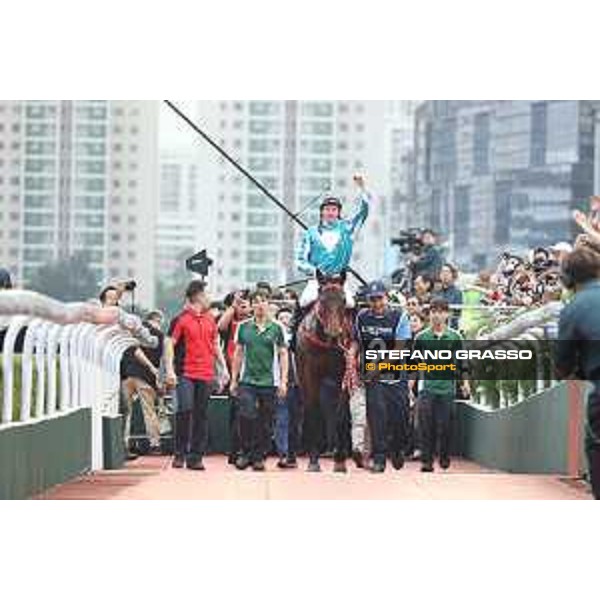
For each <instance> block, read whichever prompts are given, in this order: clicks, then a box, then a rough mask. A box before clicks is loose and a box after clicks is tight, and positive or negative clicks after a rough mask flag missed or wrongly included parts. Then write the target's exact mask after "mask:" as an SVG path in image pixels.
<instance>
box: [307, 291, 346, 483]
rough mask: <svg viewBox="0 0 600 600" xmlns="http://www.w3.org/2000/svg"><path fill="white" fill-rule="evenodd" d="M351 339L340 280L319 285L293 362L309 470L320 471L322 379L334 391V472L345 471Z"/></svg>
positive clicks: (322, 420)
mask: <svg viewBox="0 0 600 600" xmlns="http://www.w3.org/2000/svg"><path fill="white" fill-rule="evenodd" d="M351 338H352V319H351V316H350V315H349V314H348V312H347V311H346V299H345V296H344V289H343V281H342V282H341V283H340V281H339V280H325V281H323V282H321V285H320V289H319V298H318V300H317V301H316V303H315V304H314V305H313V307H312V308H311V309H310V310H309V312H308V313H307V314H306V316H305V317H304V319H303V320H302V323H301V324H300V327H299V329H298V340H297V345H296V363H297V367H298V380H299V385H300V390H301V394H302V398H303V403H304V410H303V412H304V428H305V432H306V444H307V450H308V454H309V464H308V470H309V471H320V470H321V468H320V465H319V454H320V444H321V440H322V431H323V429H324V426H323V425H324V419H323V412H322V410H321V400H320V393H321V388H322V385H323V383H324V381H325V379H327V378H329V379H330V380H331V381H332V382H333V384H334V386H335V387H334V389H335V392H334V394H335V397H334V399H333V400H334V411H335V412H334V414H335V421H336V422H335V450H334V461H335V464H334V471H337V472H345V471H346V462H345V461H346V458H347V457H348V454H349V448H348V445H349V444H348V442H347V438H348V427H349V412H348V411H349V407H348V403H347V401H346V398H345V394H344V393H343V391H342V381H343V377H344V373H345V368H346V355H345V352H346V351H347V350H348V348H349V345H350V343H351Z"/></svg>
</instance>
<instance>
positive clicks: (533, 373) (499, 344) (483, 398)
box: [474, 301, 563, 408]
mask: <svg viewBox="0 0 600 600" xmlns="http://www.w3.org/2000/svg"><path fill="white" fill-rule="evenodd" d="M562 307H563V304H562V302H559V301H554V302H549V303H547V304H544V305H542V306H539V307H536V308H532V309H530V310H525V311H521V312H520V314H518V315H517V316H516V317H515V318H513V319H512V320H510V321H508V322H506V323H503V324H501V325H499V326H497V327H495V328H493V329H491V330H489V331H484V332H481V333H480V335H479V336H478V340H480V341H482V342H487V343H488V344H489V347H490V349H493V348H505V349H510V348H511V347H516V346H517V344H518V348H519V349H522V348H523V347H524V346H523V344H524V343H525V344H526V343H527V342H531V343H532V347H533V349H534V350H535V364H534V365H532V366H531V367H530V368H529V369H527V370H526V371H523V368H522V364H520V361H514V362H512V364H507V365H504V366H503V368H504V371H503V372H502V375H504V377H498V378H496V379H493V380H492V379H488V380H482V381H479V382H477V386H476V389H475V398H474V399H475V402H477V403H480V404H483V405H486V406H489V407H491V408H506V407H508V406H511V405H513V404H516V403H518V402H522V401H523V400H525V399H526V398H528V397H529V396H531V395H532V394H537V393H540V392H542V391H544V390H545V389H548V388H550V387H553V386H555V385H556V384H557V383H558V381H557V380H556V378H555V376H554V370H553V363H552V356H551V355H550V353H549V352H543V350H549V346H544V345H543V344H541V343H540V342H544V341H548V340H553V339H556V336H557V330H558V318H559V315H560V311H561V310H562ZM507 363H510V361H507ZM508 369H510V370H511V372H510V373H509V372H508Z"/></svg>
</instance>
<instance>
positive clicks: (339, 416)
mask: <svg viewBox="0 0 600 600" xmlns="http://www.w3.org/2000/svg"><path fill="white" fill-rule="evenodd" d="M344 367H345V363H344ZM338 375H339V376H338V377H336V387H335V394H336V396H335V398H334V409H335V412H334V415H335V450H334V455H333V460H334V465H333V470H334V471H335V472H336V473H345V472H346V471H347V469H346V459H347V458H348V454H349V452H348V435H349V427H350V407H349V404H348V401H347V397H346V393H345V392H343V391H342V378H343V369H342V370H341V371H340V372H339V373H338Z"/></svg>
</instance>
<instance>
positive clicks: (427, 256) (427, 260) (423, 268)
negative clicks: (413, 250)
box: [411, 229, 443, 281]
mask: <svg viewBox="0 0 600 600" xmlns="http://www.w3.org/2000/svg"><path fill="white" fill-rule="evenodd" d="M421 243H422V244H423V249H422V251H421V253H420V254H419V255H418V256H415V257H413V259H412V264H411V267H412V275H413V281H414V279H416V278H417V277H418V276H419V275H425V276H426V277H429V278H430V279H433V280H435V279H437V277H438V275H439V272H440V269H441V268H442V263H443V257H442V251H441V249H440V247H439V246H438V245H437V240H436V235H435V233H434V231H433V230H432V229H424V230H423V233H422V234H421Z"/></svg>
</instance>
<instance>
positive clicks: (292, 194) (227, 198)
mask: <svg viewBox="0 0 600 600" xmlns="http://www.w3.org/2000/svg"><path fill="white" fill-rule="evenodd" d="M176 103H177V105H178V106H180V107H181V108H182V109H183V110H184V111H185V112H186V114H188V115H189V116H190V118H192V119H193V120H198V123H199V124H200V126H202V127H203V128H204V129H205V130H206V131H207V133H208V134H209V135H211V136H212V137H213V138H214V139H215V140H216V141H217V142H218V143H220V144H221V145H223V147H224V148H226V149H227V150H228V151H229V152H231V154H232V155H233V156H234V158H236V159H238V160H239V161H240V162H241V164H243V165H244V166H245V167H247V168H248V169H249V171H250V172H252V173H253V175H255V176H256V177H257V178H258V179H259V180H260V181H261V182H263V183H264V184H265V185H266V186H267V187H268V188H269V189H270V190H271V191H272V192H273V193H274V194H275V195H276V196H277V197H279V198H280V199H281V200H282V201H283V202H284V204H286V206H287V207H288V208H289V209H290V210H291V211H292V212H294V213H295V212H298V211H302V214H301V216H302V218H303V219H304V220H306V221H307V222H308V224H314V223H316V221H317V211H316V204H313V205H312V206H310V203H311V202H314V200H315V198H317V197H318V196H319V195H320V194H322V193H323V192H324V191H326V190H328V189H330V188H331V189H333V191H334V192H335V193H338V194H340V195H341V196H343V197H344V198H345V199H346V201H347V204H346V208H345V211H346V214H348V211H351V210H352V207H353V199H354V194H353V189H352V180H351V177H352V174H353V173H354V172H355V171H362V172H366V174H367V178H368V184H369V187H372V189H373V192H374V196H375V200H374V203H373V206H372V210H371V214H370V216H369V219H368V221H367V224H366V226H365V228H364V231H363V232H361V234H360V235H359V237H358V239H357V242H356V246H355V253H354V261H353V265H354V266H355V267H356V268H357V270H358V271H359V272H361V274H363V275H364V276H365V277H367V278H373V277H379V276H389V275H390V274H391V273H392V272H393V271H394V270H395V269H396V268H397V267H398V266H399V263H400V261H401V257H400V255H399V254H398V252H397V249H396V248H394V247H393V246H392V245H391V243H390V241H391V239H392V238H393V237H396V236H397V234H398V232H399V230H400V229H405V228H407V227H413V226H416V227H433V228H434V229H435V230H437V231H438V232H439V233H440V234H441V236H442V240H443V242H444V244H445V246H446V248H447V257H448V258H449V259H450V260H452V261H453V262H455V263H457V264H458V266H459V267H461V268H462V269H463V270H468V271H474V270H477V269H480V268H484V267H487V266H489V265H491V264H493V262H494V260H495V258H497V255H498V252H499V251H500V250H501V249H504V248H509V249H511V250H512V251H514V252H523V251H525V250H527V249H529V248H531V247H532V246H535V245H545V244H550V243H555V242H558V241H561V240H564V239H568V237H569V234H570V221H569V218H570V210H571V209H572V208H574V207H576V206H582V203H585V199H586V198H587V197H589V196H590V195H591V194H592V193H594V192H597V191H598V189H599V186H600V160H599V159H600V153H599V152H596V148H597V147H598V144H599V143H600V128H599V127H598V123H599V122H600V121H599V117H598V113H597V108H598V101H591V100H588V101H510V100H508V101H493V100H488V101H483V100H479V101H442V100H433V101H432V100H422V101H417V100H397V101H394V100H386V101H344V100H337V101H333V100H328V101H305V100H303V101H294V100H291V101H283V100H276V101H269V100H263V101H252V100H227V101H225V100H222V101H194V100H184V101H176ZM0 143H1V145H0V161H1V162H0V219H2V237H1V238H0V263H1V264H2V265H4V266H6V267H8V268H9V270H11V271H12V272H13V276H14V277H15V279H16V280H17V281H19V282H22V283H25V284H26V283H27V281H28V278H29V277H31V275H32V273H33V272H34V270H35V269H36V268H39V267H40V266H41V265H42V264H44V263H45V262H47V261H48V260H50V259H57V258H61V257H65V256H67V255H69V254H72V253H74V252H76V251H78V250H82V249H83V250H85V251H86V252H87V253H88V257H89V261H90V266H91V268H92V269H93V270H94V272H95V273H96V275H97V280H98V282H99V285H100V284H101V283H107V282H112V281H115V280H119V279H139V280H141V281H144V286H143V289H141V290H140V291H141V295H140V300H141V301H142V302H144V303H145V304H148V305H150V304H152V303H153V301H154V298H155V290H154V287H155V283H156V281H159V280H160V281H161V282H168V281H169V280H175V279H177V276H181V275H182V274H184V273H185V271H184V266H183V259H182V256H183V255H184V254H185V253H186V252H189V251H197V250H199V249H201V248H207V250H208V251H209V254H210V255H211V256H212V257H213V259H215V264H214V266H213V269H212V271H211V275H210V278H209V282H210V285H211V289H212V290H213V291H214V292H216V293H217V294H218V295H219V296H223V295H224V294H225V293H227V292H228V291H229V290H230V289H232V288H234V287H238V286H247V285H250V284H252V283H255V282H256V281H258V280H264V279H266V280H269V281H271V282H272V283H274V284H276V285H279V284H282V283H285V282H286V281H290V280H292V281H293V280H294V279H295V278H298V275H297V273H296V271H295V267H294V250H295V248H296V246H297V243H298V237H299V235H300V233H301V230H300V229H299V228H297V227H296V226H295V225H294V224H293V223H292V222H291V220H290V219H289V218H288V217H287V216H285V215H284V214H283V213H282V212H281V211H280V210H279V209H278V208H276V207H275V206H274V205H273V204H272V203H271V202H270V201H269V200H268V199H267V198H266V197H265V196H264V195H263V194H262V193H261V192H260V191H259V190H257V189H255V188H254V187H253V186H252V185H251V184H250V183H249V182H248V181H246V180H245V179H244V178H243V177H242V176H241V175H240V174H239V173H238V172H237V171H235V169H234V168H233V167H232V166H231V165H230V164H228V163H226V162H224V161H223V159H222V158H220V157H219V156H218V155H217V154H216V152H215V151H214V149H212V148H210V147H209V146H208V145H207V144H206V143H204V142H203V141H202V140H201V139H199V137H198V135H197V134H196V133H195V132H193V130H191V129H190V128H189V127H188V126H187V125H186V124H185V123H183V122H182V121H181V119H179V118H178V117H177V116H176V115H175V114H174V113H173V112H172V111H170V110H169V109H168V107H166V105H164V104H163V103H161V102H159V101H22V102H17V101H10V102H9V101H4V102H2V101H0ZM98 153H100V154H98ZM184 196H185V197H186V199H185V200H183V198H184Z"/></svg>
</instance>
